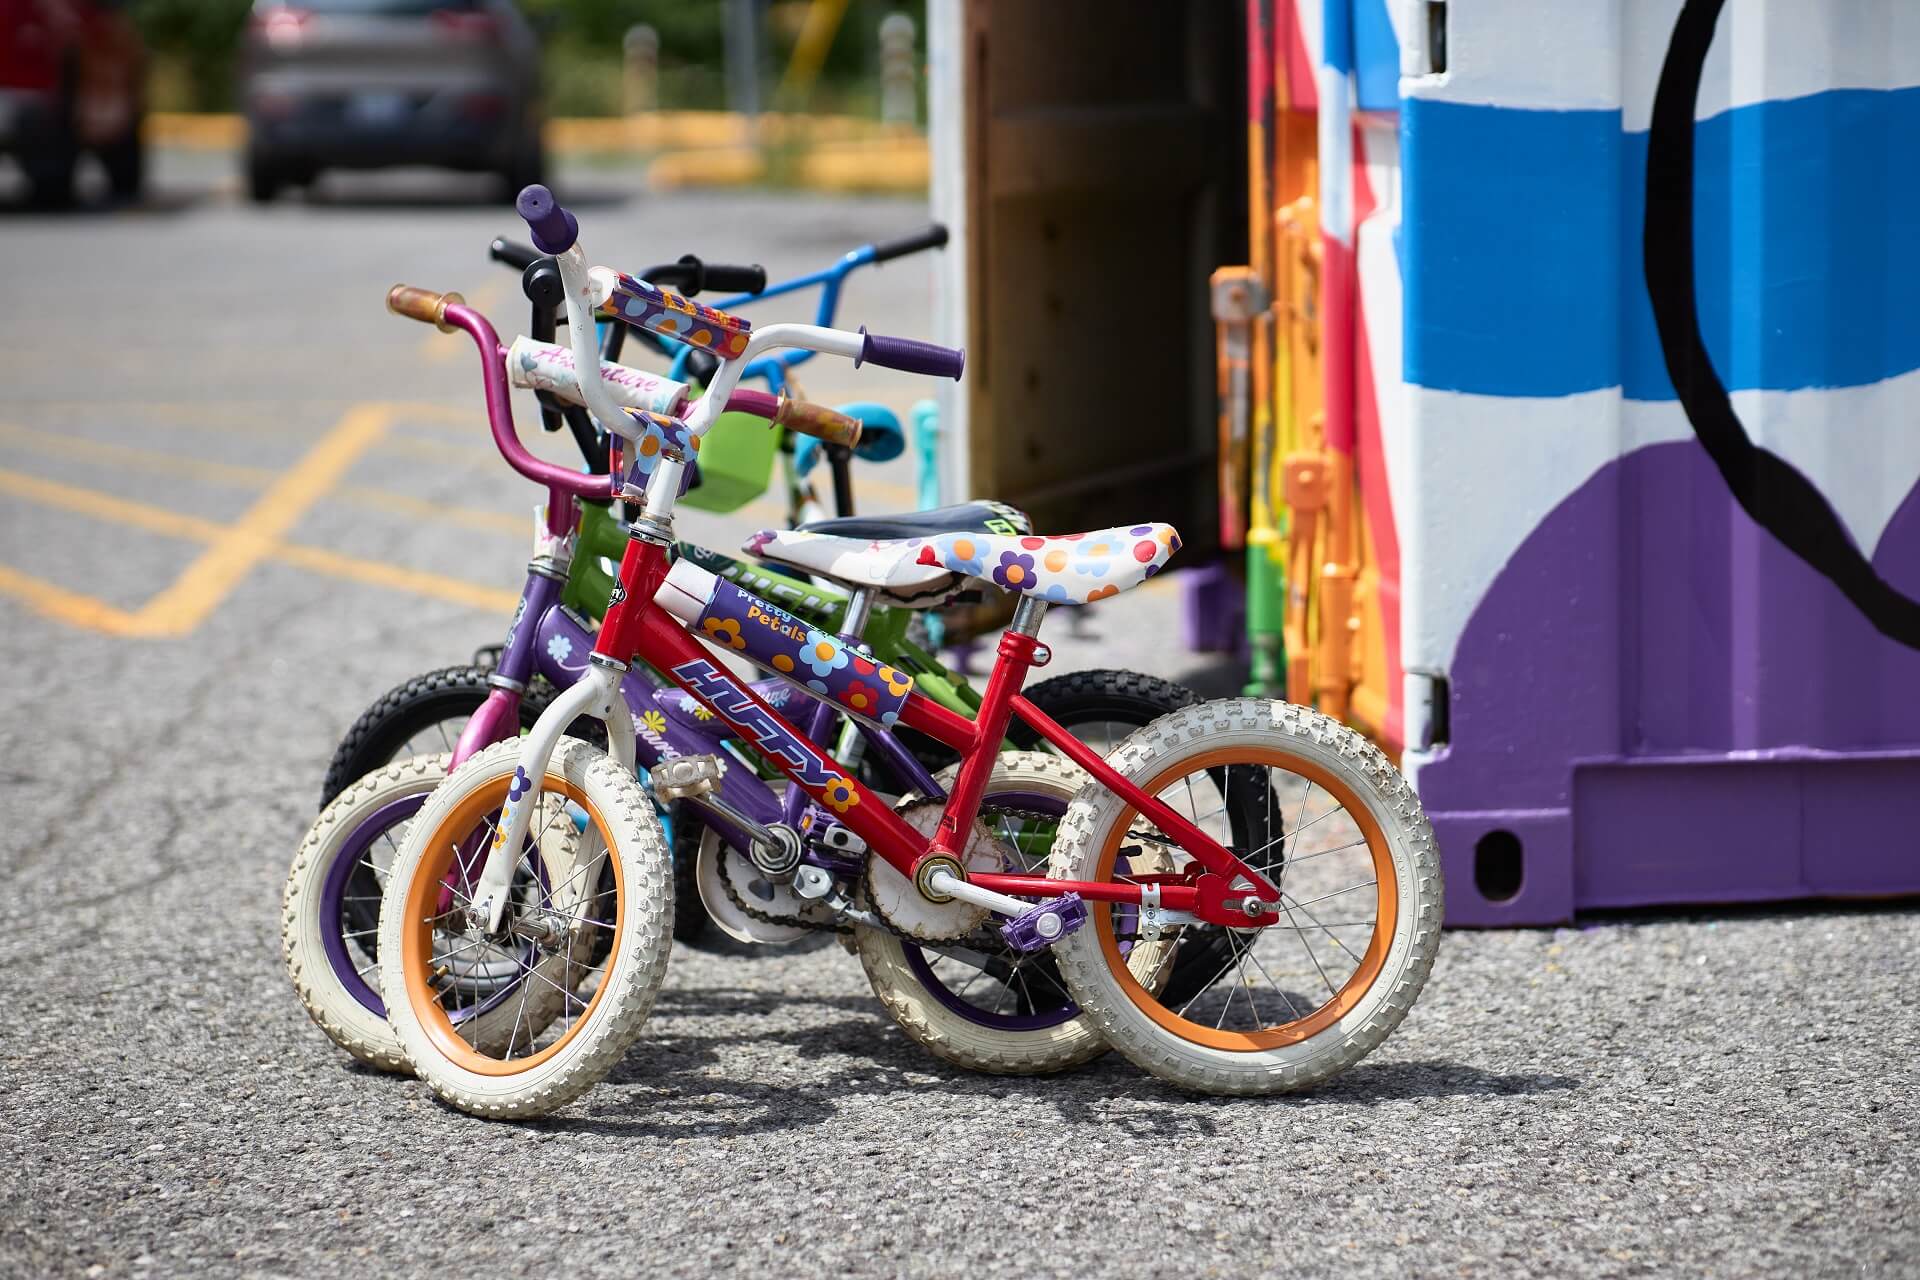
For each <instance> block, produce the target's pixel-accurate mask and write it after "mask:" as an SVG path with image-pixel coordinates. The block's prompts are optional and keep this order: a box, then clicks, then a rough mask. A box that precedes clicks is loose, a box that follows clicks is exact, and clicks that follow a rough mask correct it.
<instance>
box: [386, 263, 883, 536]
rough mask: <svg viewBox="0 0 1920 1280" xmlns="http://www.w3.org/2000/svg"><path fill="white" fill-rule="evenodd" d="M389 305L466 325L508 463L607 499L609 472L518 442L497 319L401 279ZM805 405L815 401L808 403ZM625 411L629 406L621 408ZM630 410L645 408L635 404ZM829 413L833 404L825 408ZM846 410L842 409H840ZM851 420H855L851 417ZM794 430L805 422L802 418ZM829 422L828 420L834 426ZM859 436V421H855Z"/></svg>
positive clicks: (782, 403)
mask: <svg viewBox="0 0 1920 1280" xmlns="http://www.w3.org/2000/svg"><path fill="white" fill-rule="evenodd" d="M387 307H388V309H389V310H391V311H392V312H393V313H394V314H396V315H401V316H405V317H406V318H408V319H409V320H418V321H420V322H421V323H422V324H431V325H435V326H437V327H438V328H439V329H440V330H441V331H442V332H445V333H452V332H453V331H454V330H455V329H460V330H464V331H465V332H466V333H467V335H468V336H469V337H471V338H472V339H473V342H474V345H475V346H476V347H478V348H480V370H481V380H482V385H483V386H484V388H485V392H486V402H487V424H488V426H489V427H490V428H491V430H492V432H493V443H494V446H495V447H496V448H498V449H499V450H500V456H501V457H503V458H505V459H506V460H507V465H508V466H510V467H512V468H513V469H514V470H515V471H518V472H519V473H520V474H521V475H523V476H525V477H526V478H527V479H529V480H531V481H533V482H534V483H535V484H541V485H545V486H546V487H547V490H548V492H549V493H550V494H552V495H554V496H556V497H563V496H567V495H572V496H574V497H578V498H585V499H588V500H592V501H605V500H606V499H607V498H608V497H609V496H611V494H610V489H611V485H612V480H611V478H610V477H609V476H608V475H607V474H606V473H605V472H599V473H591V472H582V471H575V470H573V469H572V468H571V467H564V466H560V465H558V464H557V463H552V462H545V461H543V460H541V459H539V458H536V457H535V456H534V455H533V454H532V453H530V452H529V451H528V450H527V447H526V446H525V445H523V444H521V443H520V433H519V432H518V431H517V430H516V429H515V427H514V423H513V403H512V399H511V393H510V391H509V389H508V383H507V357H508V353H507V351H506V349H505V348H503V347H502V346H501V345H500V335H499V334H498V333H496V332H495V331H494V328H493V325H491V324H490V323H488V321H487V318H486V317H485V316H483V315H481V314H480V313H479V312H478V311H475V310H474V309H473V308H471V307H469V306H467V305H466V303H465V302H464V301H462V300H461V298H460V295H459V294H457V293H434V292H433V291H432V290H430V289H419V288H415V287H414V286H412V285H405V284H397V285H395V286H393V288H392V289H390V290H388V291H387ZM798 403H800V402H794V401H788V400H787V399H786V398H785V397H780V398H778V399H776V398H775V397H773V396H770V395H768V394H767V393H766V392H764V391H740V392H736V393H735V394H734V395H732V396H730V397H729V398H728V400H727V404H726V408H727V409H728V410H731V411H736V412H741V413H749V414H752V415H753V416H755V417H758V418H765V419H767V420H768V421H778V420H780V415H781V414H782V413H783V412H785V411H787V410H788V409H789V407H790V406H791V405H794V404H798ZM803 407H804V408H806V409H814V408H815V406H811V405H805V406H803ZM622 412H623V416H624V414H625V413H627V412H629V411H627V410H624V409H623V411H622ZM631 412H645V411H644V410H633V411H631ZM826 412H827V413H831V412H832V411H831V410H828V411H826ZM836 416H844V415H836ZM848 421H853V420H852V419H848ZM790 425H794V428H795V429H796V430H804V429H805V428H804V427H802V426H800V425H798V424H790ZM831 425H832V424H830V423H828V424H826V426H828V427H831ZM854 426H855V431H856V438H857V433H858V426H859V424H858V423H857V422H855V423H854Z"/></svg>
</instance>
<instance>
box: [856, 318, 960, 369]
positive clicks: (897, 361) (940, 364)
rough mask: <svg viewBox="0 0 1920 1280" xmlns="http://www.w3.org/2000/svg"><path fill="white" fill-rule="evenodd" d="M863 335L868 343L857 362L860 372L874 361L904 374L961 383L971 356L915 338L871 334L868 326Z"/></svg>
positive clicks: (863, 347)
mask: <svg viewBox="0 0 1920 1280" xmlns="http://www.w3.org/2000/svg"><path fill="white" fill-rule="evenodd" d="M860 336H861V337H862V338H864V339H865V340H866V341H865V343H864V344H863V345H862V346H861V348H860V357H859V359H857V360H855V361H854V362H853V367H854V368H856V369H858V368H859V367H860V366H861V365H863V364H866V363H868V362H872V363H874V364H877V365H880V366H881V367H882V368H886V369H898V370H900V371H901V372H902V373H924V374H926V375H927V376H928V377H929V378H952V379H953V380H954V381H955V382H958V381H960V374H961V373H962V372H963V371H964V370H965V369H966V367H967V353H966V352H964V351H956V350H954V349H953V348H952V347H943V346H940V345H939V344H938V343H933V342H916V341H914V340H913V339H912V338H883V337H881V336H880V335H878V334H873V333H868V332H867V326H865V325H861V326H860Z"/></svg>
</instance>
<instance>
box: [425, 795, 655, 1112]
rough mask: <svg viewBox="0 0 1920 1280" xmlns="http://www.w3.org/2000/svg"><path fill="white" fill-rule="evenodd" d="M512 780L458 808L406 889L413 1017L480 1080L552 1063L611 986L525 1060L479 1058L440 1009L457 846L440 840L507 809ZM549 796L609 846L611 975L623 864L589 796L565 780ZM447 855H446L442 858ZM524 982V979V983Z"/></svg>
mask: <svg viewBox="0 0 1920 1280" xmlns="http://www.w3.org/2000/svg"><path fill="white" fill-rule="evenodd" d="M512 781H513V779H512V777H511V776H508V777H504V778H496V779H495V780H494V781H492V782H489V783H488V784H487V785H486V786H484V787H481V788H480V789H479V790H477V791H475V792H474V793H473V794H472V795H470V796H468V797H467V798H466V799H465V800H463V801H461V802H460V805H459V807H458V808H456V809H455V810H454V811H453V812H452V813H451V814H449V815H448V816H447V817H446V819H444V820H443V821H442V822H441V823H440V825H439V827H438V828H436V829H435V831H434V833H433V837H432V838H433V842H434V843H433V846H432V850H433V851H429V852H428V854H427V855H426V857H424V858H422V859H421V862H420V867H419V870H418V871H417V872H415V874H414V877H413V879H412V881H411V882H410V883H409V884H408V885H407V898H406V907H405V909H406V915H405V917H404V918H405V920H406V921H407V924H406V929H405V931H404V932H403V933H402V934H401V938H400V964H401V974H402V976H403V977H404V978H405V979H406V986H407V1001H408V1003H409V1004H411V1005H412V1006H413V1012H414V1016H415V1017H417V1018H418V1019H419V1020H420V1025H421V1026H422V1027H423V1028H424V1029H425V1030H426V1033H427V1039H429V1040H431V1041H432V1042H433V1046H434V1048H436V1049H438V1050H439V1051H440V1053H441V1054H442V1055H443V1056H444V1057H445V1058H446V1059H447V1060H448V1061H449V1062H452V1063H453V1064H454V1065H456V1066H458V1067H461V1068H463V1069H465V1070H467V1071H472V1072H475V1073H476V1074H479V1075H488V1076H510V1075H517V1074H519V1073H520V1072H522V1071H526V1070H528V1069H530V1068H532V1067H537V1066H539V1065H540V1064H541V1063H543V1062H546V1061H548V1060H549V1059H551V1058H552V1057H553V1056H554V1055H555V1054H558V1053H559V1052H560V1051H561V1050H562V1049H564V1048H566V1046H567V1045H568V1044H569V1043H570V1042H571V1041H572V1040H573V1038H574V1037H575V1036H577V1035H578V1034H580V1028H582V1027H584V1026H586V1025H587V1022H588V1020H589V1019H591V1018H592V1017H593V1011H594V1009H595V1008H596V1007H598V1005H599V1003H600V997H601V996H602V995H604V994H606V990H607V984H606V982H605V980H604V979H603V980H602V981H601V983H600V985H599V987H598V988H596V989H595V990H594V993H593V998H592V999H590V1000H588V1001H587V1005H586V1008H584V1009H582V1010H581V1011H580V1013H579V1015H578V1016H577V1017H576V1018H575V1019H574V1022H573V1025H572V1026H571V1027H568V1028H567V1029H566V1030H565V1031H564V1032H562V1033H561V1035H560V1038H559V1039H558V1040H555V1041H554V1042H553V1043H552V1044H550V1045H548V1046H547V1047H546V1048H544V1049H541V1050H539V1051H538V1052H535V1053H530V1054H528V1055H527V1056H526V1057H524V1058H490V1057H488V1056H487V1055H486V1054H484V1053H481V1052H480V1051H479V1050H477V1049H475V1048H474V1047H473V1046H472V1045H470V1044H468V1043H467V1042H466V1041H465V1040H463V1039H461V1038H460V1032H459V1030H458V1029H457V1028H455V1026H454V1025H453V1020H452V1019H451V1018H449V1017H447V1011H446V1009H445V1008H444V1007H443V1006H442V1005H441V1003H440V996H439V994H438V993H437V992H436V991H435V990H434V989H433V985H432V983H430V982H429V981H428V980H427V975H428V971H429V970H430V969H431V968H432V964H433V932H434V931H433V921H434V916H435V911H434V908H435V906H436V905H437V903H438V899H439V896H440V885H441V882H442V880H443V879H444V878H445V876H446V873H447V869H448V867H449V865H450V864H451V863H452V862H453V854H454V845H455V844H456V843H457V841H455V840H447V839H442V838H441V835H442V833H443V832H447V831H452V832H454V833H456V834H457V835H458V836H459V838H461V839H464V838H465V837H466V836H467V834H468V833H469V832H471V831H472V830H473V828H474V826H475V824H477V823H478V822H479V821H480V820H481V818H482V817H484V816H485V815H486V814H487V813H489V812H492V811H494V810H497V809H500V808H501V807H503V806H504V804H505V802H506V798H507V788H508V787H509V786H510V785H511V784H512ZM545 790H546V791H547V792H548V793H550V794H551V793H554V792H558V793H560V794H562V795H565V796H566V797H567V799H569V800H571V801H573V802H574V803H575V804H577V805H579V806H580V807H581V808H582V809H585V810H586V811H587V817H588V820H589V822H590V823H591V825H592V827H593V828H594V829H595V830H597V831H599V832H600V835H601V838H602V841H603V842H604V843H605V845H606V850H607V852H606V858H607V861H608V863H609V864H610V865H611V866H612V868H613V892H614V918H613V931H614V932H613V949H612V950H611V951H609V952H608V953H607V959H606V970H607V971H609V972H610V971H611V970H612V968H613V964H614V961H615V960H616V959H617V958H618V956H619V948H620V937H621V930H620V926H621V924H622V923H624V922H625V920H626V914H627V892H626V884H625V882H624V881H623V880H622V878H621V875H620V859H619V858H617V857H615V856H614V852H613V842H612V841H611V840H607V839H606V834H607V826H606V824H605V823H604V822H603V821H601V818H600V811H599V810H598V809H596V808H595V807H594V806H593V804H592V803H591V802H589V801H588V800H587V797H586V794H585V793H584V792H583V791H581V790H580V788H579V787H576V786H575V785H574V784H573V783H571V782H568V781H567V780H566V779H564V778H558V777H555V776H554V775H552V774H548V775H547V778H546V787H545ZM438 850H444V852H438ZM523 980H524V979H523Z"/></svg>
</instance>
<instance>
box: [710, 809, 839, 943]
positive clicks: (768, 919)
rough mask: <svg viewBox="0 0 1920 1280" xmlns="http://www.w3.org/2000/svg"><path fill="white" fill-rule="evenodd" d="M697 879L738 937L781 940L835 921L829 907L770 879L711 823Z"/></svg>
mask: <svg viewBox="0 0 1920 1280" xmlns="http://www.w3.org/2000/svg"><path fill="white" fill-rule="evenodd" d="M694 882H695V884H697V885H698V886H699V889H700V901H701V903H702V904H704V905H705V906H706V908H707V914H708V915H710V916H712V917H713V922H714V923H715V924H716V925H718V926H719V927H720V931H721V932H722V933H725V934H726V935H727V936H728V937H730V938H732V939H734V940H735V941H736V942H752V943H758V944H760V945H762V946H782V945H785V944H787V943H793V942H798V941H800V939H802V938H805V937H807V936H808V935H810V934H813V933H819V932H822V931H828V930H832V929H833V928H834V927H835V925H834V920H833V912H832V911H831V910H830V909H829V908H827V907H825V906H823V905H822V904H820V903H818V902H811V901H808V900H807V899H805V898H802V897H801V896H800V895H799V894H797V893H795V892H794V891H793V886H792V885H786V884H776V883H774V882H772V881H770V880H768V879H766V877H764V876H763V875H761V874H760V870H759V868H757V867H755V866H754V865H753V863H752V861H751V860H750V859H747V858H745V857H742V856H741V855H740V854H738V853H735V852H734V851H733V850H731V849H729V848H728V847H727V845H726V843H725V842H724V841H722V840H721V839H720V836H719V834H718V833H717V832H715V831H713V830H711V829H709V830H707V831H705V832H703V833H702V834H701V837H700V857H699V862H698V864H697V866H696V867H695V875H694Z"/></svg>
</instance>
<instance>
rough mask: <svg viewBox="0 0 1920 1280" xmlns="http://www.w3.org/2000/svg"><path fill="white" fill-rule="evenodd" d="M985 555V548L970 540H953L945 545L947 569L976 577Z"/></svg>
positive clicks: (964, 538)
mask: <svg viewBox="0 0 1920 1280" xmlns="http://www.w3.org/2000/svg"><path fill="white" fill-rule="evenodd" d="M986 553H987V552H986V548H985V547H984V546H982V545H981V544H980V543H978V542H976V541H974V540H973V539H972V538H966V537H960V538H955V539H954V540H953V541H951V542H949V543H948V544H947V568H949V569H952V570H953V571H954V572H955V573H968V574H973V575H975V576H978V575H979V573H980V570H981V567H982V562H983V560H984V558H985V556H986Z"/></svg>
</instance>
